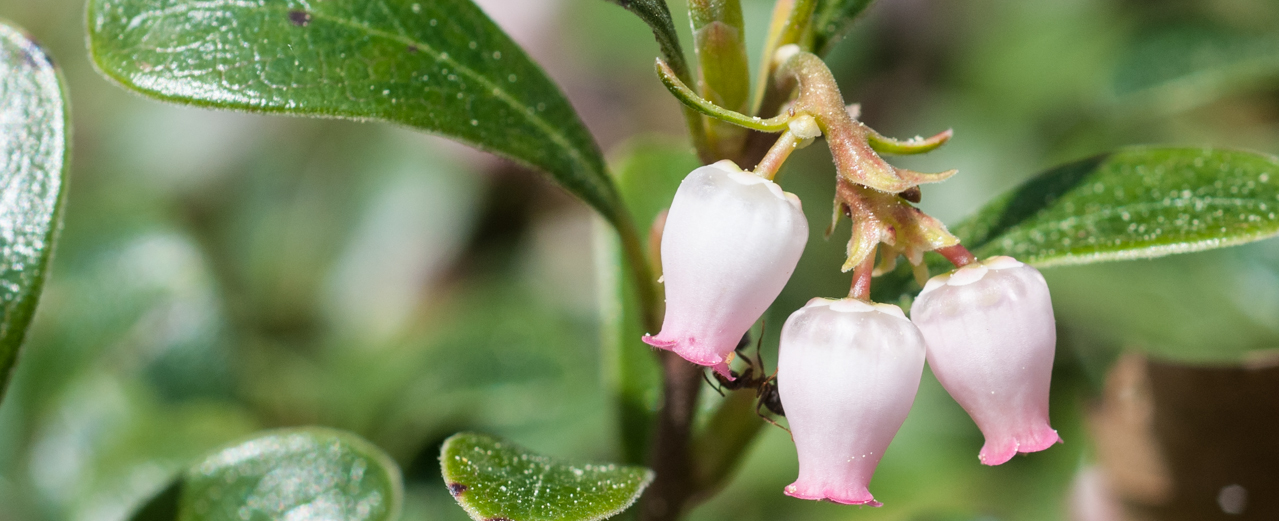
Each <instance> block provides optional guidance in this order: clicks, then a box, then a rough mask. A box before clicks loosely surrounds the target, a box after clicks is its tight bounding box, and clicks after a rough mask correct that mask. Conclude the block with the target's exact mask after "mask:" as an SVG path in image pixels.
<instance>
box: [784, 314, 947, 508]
mask: <svg viewBox="0 0 1279 521" xmlns="http://www.w3.org/2000/svg"><path fill="white" fill-rule="evenodd" d="M924 351H925V348H924V338H923V336H921V335H920V333H919V330H918V329H917V328H916V327H915V325H914V324H912V323H911V322H910V321H909V320H907V319H906V315H905V314H903V313H902V310H901V308H899V307H897V306H893V305H889V304H870V303H867V302H863V301H860V300H855V299H843V300H827V299H813V300H811V301H809V303H808V305H806V306H804V307H803V308H802V309H800V310H799V311H796V312H795V313H794V314H792V315H791V316H790V318H789V319H787V320H786V325H785V326H783V327H782V338H781V345H780V347H779V352H778V360H777V369H778V371H777V384H778V388H779V392H780V394H781V399H782V405H783V407H785V409H786V419H787V420H788V421H789V422H790V428H791V434H792V437H793V438H794V440H795V449H796V451H797V452H798V454H799V479H797V480H795V482H794V483H791V484H790V485H789V486H787V487H786V490H785V492H786V495H789V496H793V497H797V498H801V499H826V500H830V501H834V502H836V503H844V504H849V505H871V506H880V503H879V502H877V501H875V498H874V497H873V496H872V495H871V493H870V490H868V489H867V485H868V484H870V478H871V475H872V474H874V472H875V466H876V465H878V464H879V459H880V458H881V457H883V455H884V450H885V449H887V448H888V444H889V442H891V441H892V439H893V436H895V435H896V434H897V430H898V429H900V428H901V425H902V422H904V421H906V414H907V413H909V412H910V406H911V403H913V402H914V401H915V392H916V391H918V389H919V378H920V375H921V374H922V373H923V371H924Z"/></svg>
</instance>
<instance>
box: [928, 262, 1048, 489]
mask: <svg viewBox="0 0 1279 521" xmlns="http://www.w3.org/2000/svg"><path fill="white" fill-rule="evenodd" d="M910 315H911V320H913V321H914V322H915V325H917V326H919V330H920V331H921V332H923V334H924V339H925V340H927V342H928V365H929V367H931V368H932V370H933V374H935V375H937V380H939V381H940V382H941V384H942V386H943V387H945V388H946V391H947V392H949V393H950V395H951V396H952V397H954V398H955V401H957V402H959V405H961V406H963V408H964V410H966V411H968V415H969V416H972V418H973V421H974V422H976V423H977V427H978V428H980V429H981V432H982V434H983V435H984V436H985V437H986V444H985V445H984V446H982V448H981V452H980V453H979V454H978V458H979V459H980V460H981V462H982V463H984V464H986V465H999V464H1001V463H1004V462H1006V461H1008V460H1010V459H1012V457H1013V456H1016V455H1017V453H1019V452H1021V453H1028V452H1037V451H1041V450H1044V449H1047V448H1048V447H1051V446H1052V445H1053V444H1055V443H1058V442H1060V441H1061V438H1060V437H1059V436H1058V435H1057V431H1055V430H1053V428H1052V427H1051V426H1049V424H1048V387H1049V381H1050V380H1051V378H1052V368H1053V353H1054V351H1055V350H1056V345H1057V328H1056V324H1055V322H1054V320H1053V308H1052V300H1051V299H1050V298H1049V296H1048V284H1047V283H1046V282H1044V277H1043V275H1040V274H1039V271H1038V270H1036V269H1035V268H1032V267H1030V266H1027V265H1025V264H1022V263H1021V262H1018V261H1017V260H1016V259H1013V258H1012V257H992V258H990V259H987V260H986V261H983V262H980V263H973V264H969V265H967V266H964V267H962V268H960V269H958V270H956V271H955V272H953V273H950V274H946V275H938V276H936V277H933V279H932V280H929V281H928V284H926V285H925V286H924V290H923V291H922V292H920V294H919V297H918V298H917V299H915V303H914V305H913V306H911V312H910Z"/></svg>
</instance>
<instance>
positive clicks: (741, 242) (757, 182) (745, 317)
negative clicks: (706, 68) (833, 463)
mask: <svg viewBox="0 0 1279 521" xmlns="http://www.w3.org/2000/svg"><path fill="white" fill-rule="evenodd" d="M807 241H808V221H807V220H805V219H804V212H803V211H802V210H801V208H800V203H799V198H798V197H795V194H791V193H786V192H783V191H782V189H781V187H779V186H777V184H775V183H773V182H772V181H769V180H767V179H764V178H763V177H759V176H757V175H754V174H750V173H747V172H742V171H741V170H740V169H738V168H737V166H736V165H734V164H733V163H732V162H730V161H721V162H719V163H715V164H713V165H707V166H703V167H701V168H698V169H696V170H694V171H693V172H692V173H690V174H688V177H685V178H684V181H683V182H682V183H680V186H679V190H677V191H676V192H675V200H674V201H672V202H671V209H670V211H669V212H668V213H667V216H666V227H665V230H664V231H663V233H662V280H663V282H664V284H665V288H666V318H665V320H664V321H663V322H662V331H661V333H660V334H658V335H657V336H655V337H654V336H648V335H645V336H644V341H645V342H647V343H648V344H649V345H652V346H654V347H658V348H661V349H668V350H671V351H674V352H675V353H677V354H679V355H680V356H682V357H684V359H686V360H688V361H690V362H693V363H695V364H700V365H705V366H710V367H712V368H714V369H715V371H716V372H718V373H720V374H722V375H724V376H729V372H728V361H729V360H730V358H729V355H730V354H731V353H732V352H733V349H734V348H735V347H737V343H738V341H740V340H741V338H742V335H743V334H745V333H746V331H747V330H748V329H750V327H751V325H753V324H754V323H755V321H756V320H759V317H760V315H763V314H764V311H765V310H766V309H768V306H769V305H770V304H772V303H773V300H775V299H776V298H777V295H778V294H779V293H781V292H782V287H784V286H785V285H786V281H787V280H789V279H790V276H791V273H793V272H794V271H795V265H796V264H797V263H798V262H799V256H800V254H802V253H803V252H804V244H805V243H806V242H807Z"/></svg>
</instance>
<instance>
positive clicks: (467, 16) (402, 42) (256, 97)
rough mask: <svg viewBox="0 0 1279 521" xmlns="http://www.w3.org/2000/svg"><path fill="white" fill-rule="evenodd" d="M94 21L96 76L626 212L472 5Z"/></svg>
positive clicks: (240, 6)
mask: <svg viewBox="0 0 1279 521" xmlns="http://www.w3.org/2000/svg"><path fill="white" fill-rule="evenodd" d="M88 21H89V47H90V51H91V53H92V55H93V59H94V62H95V63H96V64H97V66H98V67H99V68H100V69H101V70H102V72H103V73H105V74H106V75H107V76H109V77H111V78H113V79H115V80H116V81H118V82H120V83H121V84H122V85H124V86H125V87H127V88H129V89H132V90H135V91H138V92H140V93H142V94H145V95H147V96H151V97H154V98H158V99H162V100H166V101H172V102H178V103H187V104H194V105H200V106H206V107H215V108H228V109H238V110H247V111H254V112H271V113H284V114H294V115H304V116H327V117H339V118H349V119H371V120H381V121H389V122H394V123H399V124H402V125H407V126H410V127H414V128H418V129H421V130H425V131H429V132H438V133H440V134H444V135H447V136H449V137H452V138H456V139H458V140H461V141H463V142H465V143H468V144H471V145H474V146H476V147H478V148H481V149H484V150H489V151H492V152H495V153H497V154H501V155H503V156H506V157H508V158H511V159H514V160H516V161H519V162H521V163H525V164H528V165H531V166H533V167H535V168H538V169H541V170H543V171H545V172H547V173H549V174H551V176H552V177H554V178H555V179H556V180H557V181H559V182H560V183H561V184H562V185H563V186H564V187H565V188H567V189H568V190H569V191H571V192H573V193H574V194H576V195H577V196H579V197H581V198H582V199H583V200H585V201H586V202H587V203H588V204H590V205H591V206H593V207H595V208H596V209H598V210H599V211H600V212H602V213H603V214H604V216H605V217H606V218H608V219H609V220H613V221H615V220H616V218H617V217H618V216H619V215H620V209H619V208H618V201H617V194H616V191H615V189H614V187H613V186H612V184H611V183H610V180H609V178H608V176H607V174H606V172H605V169H604V160H603V157H602V155H601V153H600V151H599V148H598V146H597V145H596V143H595V141H594V139H593V138H592V137H591V135H590V133H589V132H588V131H587V130H586V128H585V126H584V125H583V124H582V122H581V120H580V119H579V118H578V116H577V113H576V112H575V111H574V110H573V107H572V106H571V105H569V103H568V101H567V100H566V99H565V98H564V95H563V94H562V93H561V92H560V90H559V88H558V87H557V86H556V85H555V84H554V83H552V82H551V81H550V80H549V79H548V78H547V77H546V75H545V73H544V72H543V71H542V70H541V68H539V67H538V66H537V65H536V64H535V63H533V62H532V61H531V60H530V59H529V58H528V56H527V55H526V54H525V53H524V51H523V50H521V49H520V47H519V46H517V45H516V44H515V43H514V42H512V41H511V39H510V38H509V37H507V36H506V34H504V33H503V32H502V31H501V30H500V29H499V28H498V27H497V26H496V25H494V23H493V22H492V21H491V20H489V18H488V17H487V16H485V15H484V13H483V12H481V11H480V9H479V8H478V7H476V5H475V4H474V3H472V2H471V0H325V1H306V0H251V1H245V0H91V1H90V2H89V14H88Z"/></svg>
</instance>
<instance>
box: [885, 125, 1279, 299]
mask: <svg viewBox="0 0 1279 521" xmlns="http://www.w3.org/2000/svg"><path fill="white" fill-rule="evenodd" d="M951 232H953V233H954V234H955V235H956V236H958V237H959V238H960V239H961V240H962V241H963V244H964V246H966V247H967V248H968V249H969V250H971V251H972V252H973V253H974V254H976V255H977V256H978V257H979V258H985V257H990V256H993V255H1010V256H1013V257H1016V258H1017V259H1019V260H1021V261H1023V262H1026V263H1028V264H1031V265H1034V266H1037V267H1041V268H1042V267H1049V266H1063V265H1077V264H1088V263H1093V262H1102V261H1113V260H1129V259H1149V258H1154V257H1161V256H1164V255H1171V254H1174V253H1186V252H1193V251H1202V250H1208V249H1213V248H1222V247H1226V246H1233V245H1238V244H1244V243H1247V242H1252V241H1257V240H1261V239H1265V238H1268V237H1273V236H1275V235H1279V158H1275V157H1273V156H1268V155H1264V154H1258V153H1254V152H1245V151H1237V150H1221V149H1212V148H1170V147H1133V148H1126V149H1122V150H1119V151H1116V152H1113V153H1109V154H1103V155H1100V156H1096V157H1092V158H1089V159H1084V160H1081V161H1076V162H1073V163H1069V164H1066V165H1062V166H1059V167H1056V168H1053V169H1051V170H1048V171H1047V172H1044V173H1042V174H1040V175H1038V176H1036V177H1034V178H1032V179H1030V180H1029V181H1026V182H1025V183H1023V184H1022V185H1021V186H1019V187H1017V188H1015V189H1013V190H1012V191H1011V192H1008V193H1005V194H1003V195H1001V196H999V197H997V198H996V199H995V200H994V201H992V202H990V203H989V204H987V205H986V206H985V207H983V208H982V209H981V210H979V211H978V212H977V214H976V215H974V216H973V217H970V218H969V219H967V220H965V221H964V222H962V223H960V224H959V225H958V226H954V227H952V228H951ZM929 265H930V267H931V268H932V272H933V273H938V272H942V271H946V270H949V269H951V268H953V266H951V265H950V264H948V263H946V262H945V261H944V260H941V258H940V256H929ZM910 278H911V277H910V273H909V269H908V266H900V267H899V269H898V270H897V271H896V272H894V273H893V274H891V275H889V276H886V277H884V283H883V284H879V286H880V287H878V288H876V289H875V291H876V293H875V298H876V299H877V300H879V301H881V302H896V301H897V300H898V298H899V297H900V296H901V295H902V294H903V293H905V292H907V291H909V288H911V287H913V286H914V285H913V283H911V282H910Z"/></svg>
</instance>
